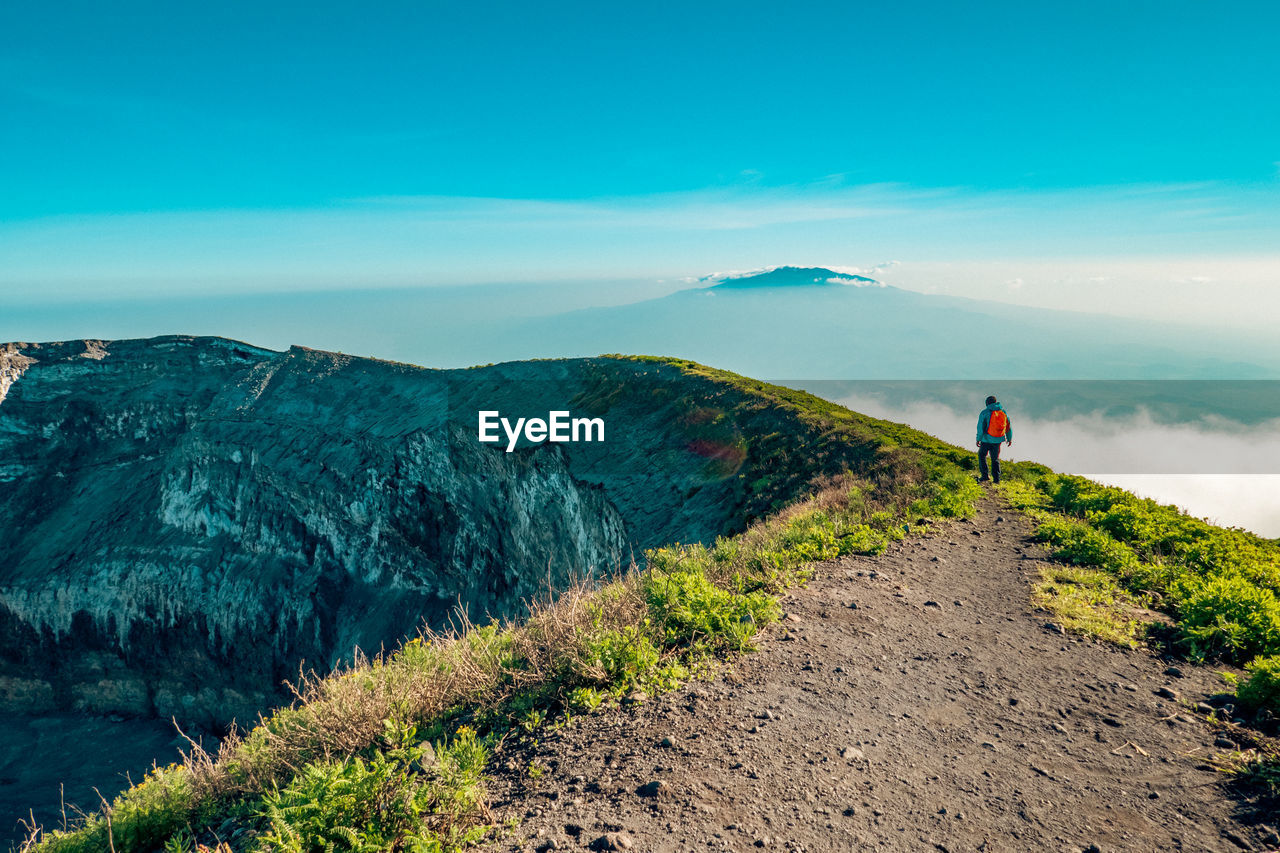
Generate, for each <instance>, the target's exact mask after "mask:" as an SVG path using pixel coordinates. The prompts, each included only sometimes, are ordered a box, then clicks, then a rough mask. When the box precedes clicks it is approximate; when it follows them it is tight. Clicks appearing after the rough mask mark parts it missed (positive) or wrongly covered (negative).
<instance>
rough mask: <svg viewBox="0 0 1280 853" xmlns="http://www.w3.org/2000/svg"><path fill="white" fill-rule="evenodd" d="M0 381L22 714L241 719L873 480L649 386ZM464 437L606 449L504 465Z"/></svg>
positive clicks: (597, 369)
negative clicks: (302, 690)
mask: <svg viewBox="0 0 1280 853" xmlns="http://www.w3.org/2000/svg"><path fill="white" fill-rule="evenodd" d="M0 375H2V376H3V377H4V381H5V383H6V388H7V395H6V397H5V398H4V400H3V403H2V404H0V459H2V460H3V468H2V469H0V514H2V515H3V518H4V519H5V530H6V535H5V537H4V538H3V541H2V542H0V701H2V702H3V706H4V707H5V708H6V709H8V710H16V711H25V712H40V711H45V710H49V709H52V708H69V709H78V710H95V711H122V712H126V713H131V714H157V715H160V716H162V717H169V716H177V717H178V718H179V719H180V720H184V721H187V722H196V723H201V724H205V725H213V724H219V723H223V722H225V721H227V720H229V719H231V718H233V717H234V718H239V719H241V720H246V719H252V718H253V717H254V716H256V714H257V712H258V711H259V710H260V709H262V708H263V707H265V706H267V705H270V704H271V703H273V702H275V701H278V700H279V698H280V697H281V687H280V684H281V682H282V680H283V679H286V678H292V677H295V676H296V675H297V672H298V667H299V665H300V664H302V663H304V662H305V664H306V665H307V666H308V667H315V668H318V669H320V670H321V671H325V670H327V669H328V668H329V667H331V666H332V665H334V664H335V663H337V662H339V661H340V660H342V659H344V658H348V657H349V656H350V655H351V653H352V649H353V648H355V647H359V648H362V649H365V650H367V651H372V652H376V651H377V650H378V649H379V648H381V647H383V646H384V645H387V644H395V643H397V642H398V641H399V640H401V639H402V638H404V637H405V636H406V635H409V634H412V633H413V632H414V631H415V630H416V629H417V628H418V627H420V626H421V625H422V624H424V623H425V624H427V625H432V626H439V625H441V624H443V623H445V622H446V621H448V619H449V618H450V617H451V614H452V613H453V612H454V610H455V608H457V607H458V606H460V605H461V606H462V607H463V608H464V609H466V610H467V611H468V612H469V613H470V614H471V616H472V617H473V618H478V619H479V618H483V617H485V616H486V615H493V616H508V615H513V614H515V613H517V612H519V610H520V608H521V607H522V606H523V605H522V602H523V601H524V600H526V599H527V598H529V597H531V596H536V595H538V594H540V593H541V592H544V591H547V590H548V588H549V589H550V591H555V590H557V589H561V588H563V587H564V586H565V585H567V584H569V583H571V582H572V581H573V579H575V578H580V577H588V576H592V575H596V574H600V573H608V572H613V571H617V570H619V569H620V568H624V567H625V566H626V565H627V564H628V563H629V562H630V560H631V558H632V555H633V554H640V553H642V552H643V549H645V548H647V547H651V546H654V545H660V544H663V543H666V542H672V541H685V542H693V541H707V540H710V539H712V538H714V537H715V536H716V535H717V534H720V533H722V532H726V531H730V530H735V529H741V527H742V526H743V525H744V524H745V523H746V522H747V521H749V520H750V519H751V518H753V517H756V516H758V515H760V514H761V513H763V512H766V511H768V510H769V509H770V508H771V507H773V506H776V505H780V504H781V503H785V502H786V501H787V500H790V499H791V498H793V497H794V496H795V495H796V494H798V493H799V491H800V490H801V489H803V488H805V487H806V485H807V483H808V482H809V481H810V480H811V479H812V478H813V477H814V476H816V475H818V474H820V473H823V472H824V471H826V472H828V473H834V472H836V471H839V470H843V469H845V468H865V467H867V466H869V465H871V464H874V462H875V460H876V454H875V452H874V449H873V448H869V447H858V446H853V445H847V444H840V445H838V446H836V445H834V444H833V443H831V442H827V443H826V445H824V444H823V443H822V439H821V431H820V430H818V429H817V428H816V427H814V426H812V425H808V424H805V423H803V422H802V421H801V420H800V419H798V418H797V417H795V416H794V415H793V414H788V413H786V412H784V411H778V410H769V409H768V408H767V407H762V406H760V405H758V404H756V403H750V401H749V398H748V397H747V396H746V395H744V394H742V393H739V392H738V391H736V390H735V389H734V388H733V387H732V386H731V385H729V384H726V383H724V382H720V381H716V380H714V379H710V378H705V377H694V376H690V375H687V374H685V373H684V372H682V371H681V370H680V369H679V368H678V367H676V366H673V365H670V364H663V363H658V362H653V361H649V362H646V361H631V360H623V359H594V360H580V361H561V362H539V363H524V364H507V365H498V366H494V367H489V368H482V369H477V370H467V371H438V370H426V369H423V368H418V367H413V366H409V365H403V364H394V363H388V362H378V361H373V360H369V359H359V358H352V357H348V356H343V355H338V354H333V353H324V352H318V351H313V350H307V349H303V348H294V349H292V350H290V351H288V352H286V353H276V352H272V351H269V350H263V349H260V348H255V347H251V346H247V345H244V344H239V343H235V342H231V341H226V340H222V339H215V338H208V339H198V338H185V337H170V338H161V339H153V340H148V341H108V342H101V341H82V342H71V343H63V344H46V345H38V344H37V345H9V346H7V347H6V348H5V350H4V352H3V354H2V355H0ZM748 403H750V404H748ZM482 409H485V410H498V411H500V412H501V413H502V415H503V416H508V417H511V418H512V419H514V418H515V417H516V416H522V415H529V416H531V415H535V414H536V415H541V416H543V417H545V416H546V414H547V412H548V411H550V410H573V411H574V412H575V413H587V414H589V415H591V416H593V417H595V416H599V417H601V418H603V419H604V421H605V423H606V426H607V430H608V432H607V434H606V440H605V441H604V442H598V441H597V442H591V443H588V442H579V443H570V444H549V443H548V444H540V445H527V444H526V445H525V446H522V447H520V448H519V449H517V450H516V452H513V453H507V452H505V447H502V446H497V445H492V444H481V443H480V442H478V441H477V435H476V429H477V412H478V411H479V410H482ZM828 445H830V448H834V449H830V448H829V452H828V451H822V452H813V453H810V452H808V450H806V448H808V449H811V450H812V449H817V448H820V447H826V446H828Z"/></svg>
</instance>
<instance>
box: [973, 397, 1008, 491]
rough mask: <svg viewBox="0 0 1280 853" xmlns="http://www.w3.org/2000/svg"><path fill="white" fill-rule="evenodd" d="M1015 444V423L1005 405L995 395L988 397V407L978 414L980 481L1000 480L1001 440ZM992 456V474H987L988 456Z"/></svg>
mask: <svg viewBox="0 0 1280 853" xmlns="http://www.w3.org/2000/svg"><path fill="white" fill-rule="evenodd" d="M1002 441H1003V442H1005V443H1006V444H1010V445H1012V444H1013V425H1012V424H1010V423H1009V415H1008V413H1007V412H1005V410H1004V406H1002V405H1000V403H999V402H998V401H997V400H996V398H995V397H988V398H987V407H986V408H985V409H983V410H982V414H980V415H978V482H979V483H985V482H987V481H988V480H995V482H997V483H999V482H1000V442H1002ZM988 455H989V456H990V457H991V476H990V477H988V476H987V456H988Z"/></svg>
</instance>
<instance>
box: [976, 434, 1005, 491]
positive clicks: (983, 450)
mask: <svg viewBox="0 0 1280 853" xmlns="http://www.w3.org/2000/svg"><path fill="white" fill-rule="evenodd" d="M988 453H990V454H991V479H993V480H995V481H996V482H997V483H998V482H1000V442H998V441H984V442H982V444H981V446H979V447H978V476H979V477H981V478H982V479H984V480H985V479H987V454H988Z"/></svg>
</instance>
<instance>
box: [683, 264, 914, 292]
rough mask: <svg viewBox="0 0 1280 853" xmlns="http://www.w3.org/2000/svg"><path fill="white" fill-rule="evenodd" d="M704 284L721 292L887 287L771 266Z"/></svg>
mask: <svg viewBox="0 0 1280 853" xmlns="http://www.w3.org/2000/svg"><path fill="white" fill-rule="evenodd" d="M701 281H712V282H715V284H714V285H712V287H714V288H715V289H717V290H748V289H754V288H762V287H887V286H888V285H886V284H884V283H883V282H879V281H876V280H875V279H874V278H867V277H866V276H862V275H855V274H853V273H848V272H836V271H835V270H829V269H826V268H825V267H771V268H768V269H763V270H753V271H751V272H745V273H714V274H712V275H709V276H705V277H704V278H702V279H701Z"/></svg>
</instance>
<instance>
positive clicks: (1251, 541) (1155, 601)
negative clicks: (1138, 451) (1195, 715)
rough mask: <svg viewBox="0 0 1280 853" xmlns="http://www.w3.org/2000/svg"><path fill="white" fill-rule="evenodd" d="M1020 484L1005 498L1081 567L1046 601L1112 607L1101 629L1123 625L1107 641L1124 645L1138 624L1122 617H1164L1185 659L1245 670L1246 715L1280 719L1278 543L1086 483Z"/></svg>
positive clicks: (1060, 478) (1033, 478)
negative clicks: (1154, 613) (1148, 611)
mask: <svg viewBox="0 0 1280 853" xmlns="http://www.w3.org/2000/svg"><path fill="white" fill-rule="evenodd" d="M1023 476H1024V477H1025V479H1023V480H1022V481H1015V482H1010V483H1006V484H1005V485H1004V486H1003V487H1002V491H1003V492H1004V495H1005V497H1006V498H1008V500H1009V501H1010V502H1011V503H1013V504H1014V505H1015V506H1016V507H1018V508H1020V509H1022V510H1023V511H1025V512H1027V513H1029V514H1030V515H1031V516H1032V517H1033V518H1034V519H1035V520H1036V521H1037V522H1038V527H1037V528H1036V536H1037V537H1038V538H1039V539H1040V540H1041V541H1043V542H1045V543H1047V544H1048V545H1049V546H1050V547H1051V549H1052V552H1053V555H1054V556H1055V557H1057V558H1058V559H1060V560H1062V561H1064V562H1066V563H1070V564H1072V565H1074V566H1078V567H1083V569H1084V570H1076V577H1075V578H1074V579H1073V580H1072V581H1071V582H1068V583H1066V584H1064V585H1063V588H1061V589H1053V590H1051V589H1048V588H1042V589H1041V592H1042V593H1043V594H1044V595H1045V596H1046V597H1047V598H1046V600H1048V599H1054V602H1053V603H1054V604H1055V606H1056V607H1057V608H1058V609H1060V610H1063V611H1064V612H1065V613H1066V615H1067V616H1068V618H1070V617H1071V616H1072V615H1073V613H1076V612H1079V613H1088V612H1089V611H1090V608H1089V607H1088V605H1089V604H1091V603H1092V604H1095V605H1100V606H1101V607H1102V611H1101V612H1102V613H1105V611H1106V609H1107V608H1111V613H1112V615H1113V617H1115V618H1110V619H1108V618H1103V619H1102V620H1101V621H1102V622H1104V623H1106V628H1105V630H1106V631H1108V632H1112V633H1114V632H1115V631H1116V630H1117V626H1119V628H1118V630H1119V632H1120V633H1121V634H1122V635H1123V636H1122V637H1120V638H1116V637H1110V639H1121V640H1122V641H1131V640H1133V639H1134V638H1135V637H1136V636H1137V632H1136V628H1137V625H1136V623H1134V622H1133V621H1132V620H1125V619H1124V618H1123V616H1122V615H1119V616H1117V614H1122V613H1123V612H1124V611H1125V610H1126V609H1127V608H1131V607H1136V606H1142V607H1150V608H1153V609H1156V610H1161V611H1163V612H1165V613H1167V614H1169V616H1171V617H1172V618H1173V620H1174V631H1173V636H1172V643H1173V645H1174V647H1175V648H1177V649H1178V650H1179V651H1181V652H1182V653H1183V654H1184V655H1185V656H1187V657H1188V658H1190V659H1192V660H1195V661H1207V660H1222V661H1227V662H1230V663H1234V664H1237V665H1239V666H1243V667H1245V669H1246V672H1247V675H1246V677H1245V679H1244V681H1243V682H1242V684H1241V686H1240V688H1239V691H1238V696H1239V699H1240V707H1241V708H1242V709H1247V710H1248V711H1249V712H1252V713H1255V714H1257V715H1258V716H1259V718H1260V720H1262V721H1264V722H1265V721H1268V720H1270V719H1272V718H1273V717H1274V716H1275V715H1280V543H1277V542H1276V541H1275V540H1269V539H1264V538H1262V537H1259V536H1256V535H1254V534H1252V533H1249V532H1247V531H1244V530H1239V529H1235V528H1223V527H1218V526H1216V525H1213V524H1210V523H1208V522H1206V521H1203V520H1201V519H1197V518H1194V517H1192V516H1189V515H1187V514H1186V513H1184V512H1181V511H1179V510H1178V509H1177V508H1176V507H1172V506H1165V505H1161V504H1159V503H1157V502H1156V501H1153V500H1150V499H1144V498H1139V497H1137V496H1135V495H1133V494H1131V493H1129V492H1126V491H1124V490H1123V489H1118V488H1114V487H1110V486H1102V485H1099V484H1098V483H1095V482H1092V481H1090V480H1087V479H1085V478H1083V477H1075V476H1066V475H1058V474H1051V473H1045V472H1026V473H1024V474H1023ZM1092 612H1093V615H1094V616H1095V617H1096V616H1098V615H1099V613H1100V611H1099V610H1098V609H1097V608H1096V607H1095V608H1093V611H1092ZM1077 627H1082V628H1084V629H1085V630H1088V626H1083V625H1081V626H1077ZM1099 632H1100V631H1092V633H1099Z"/></svg>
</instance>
